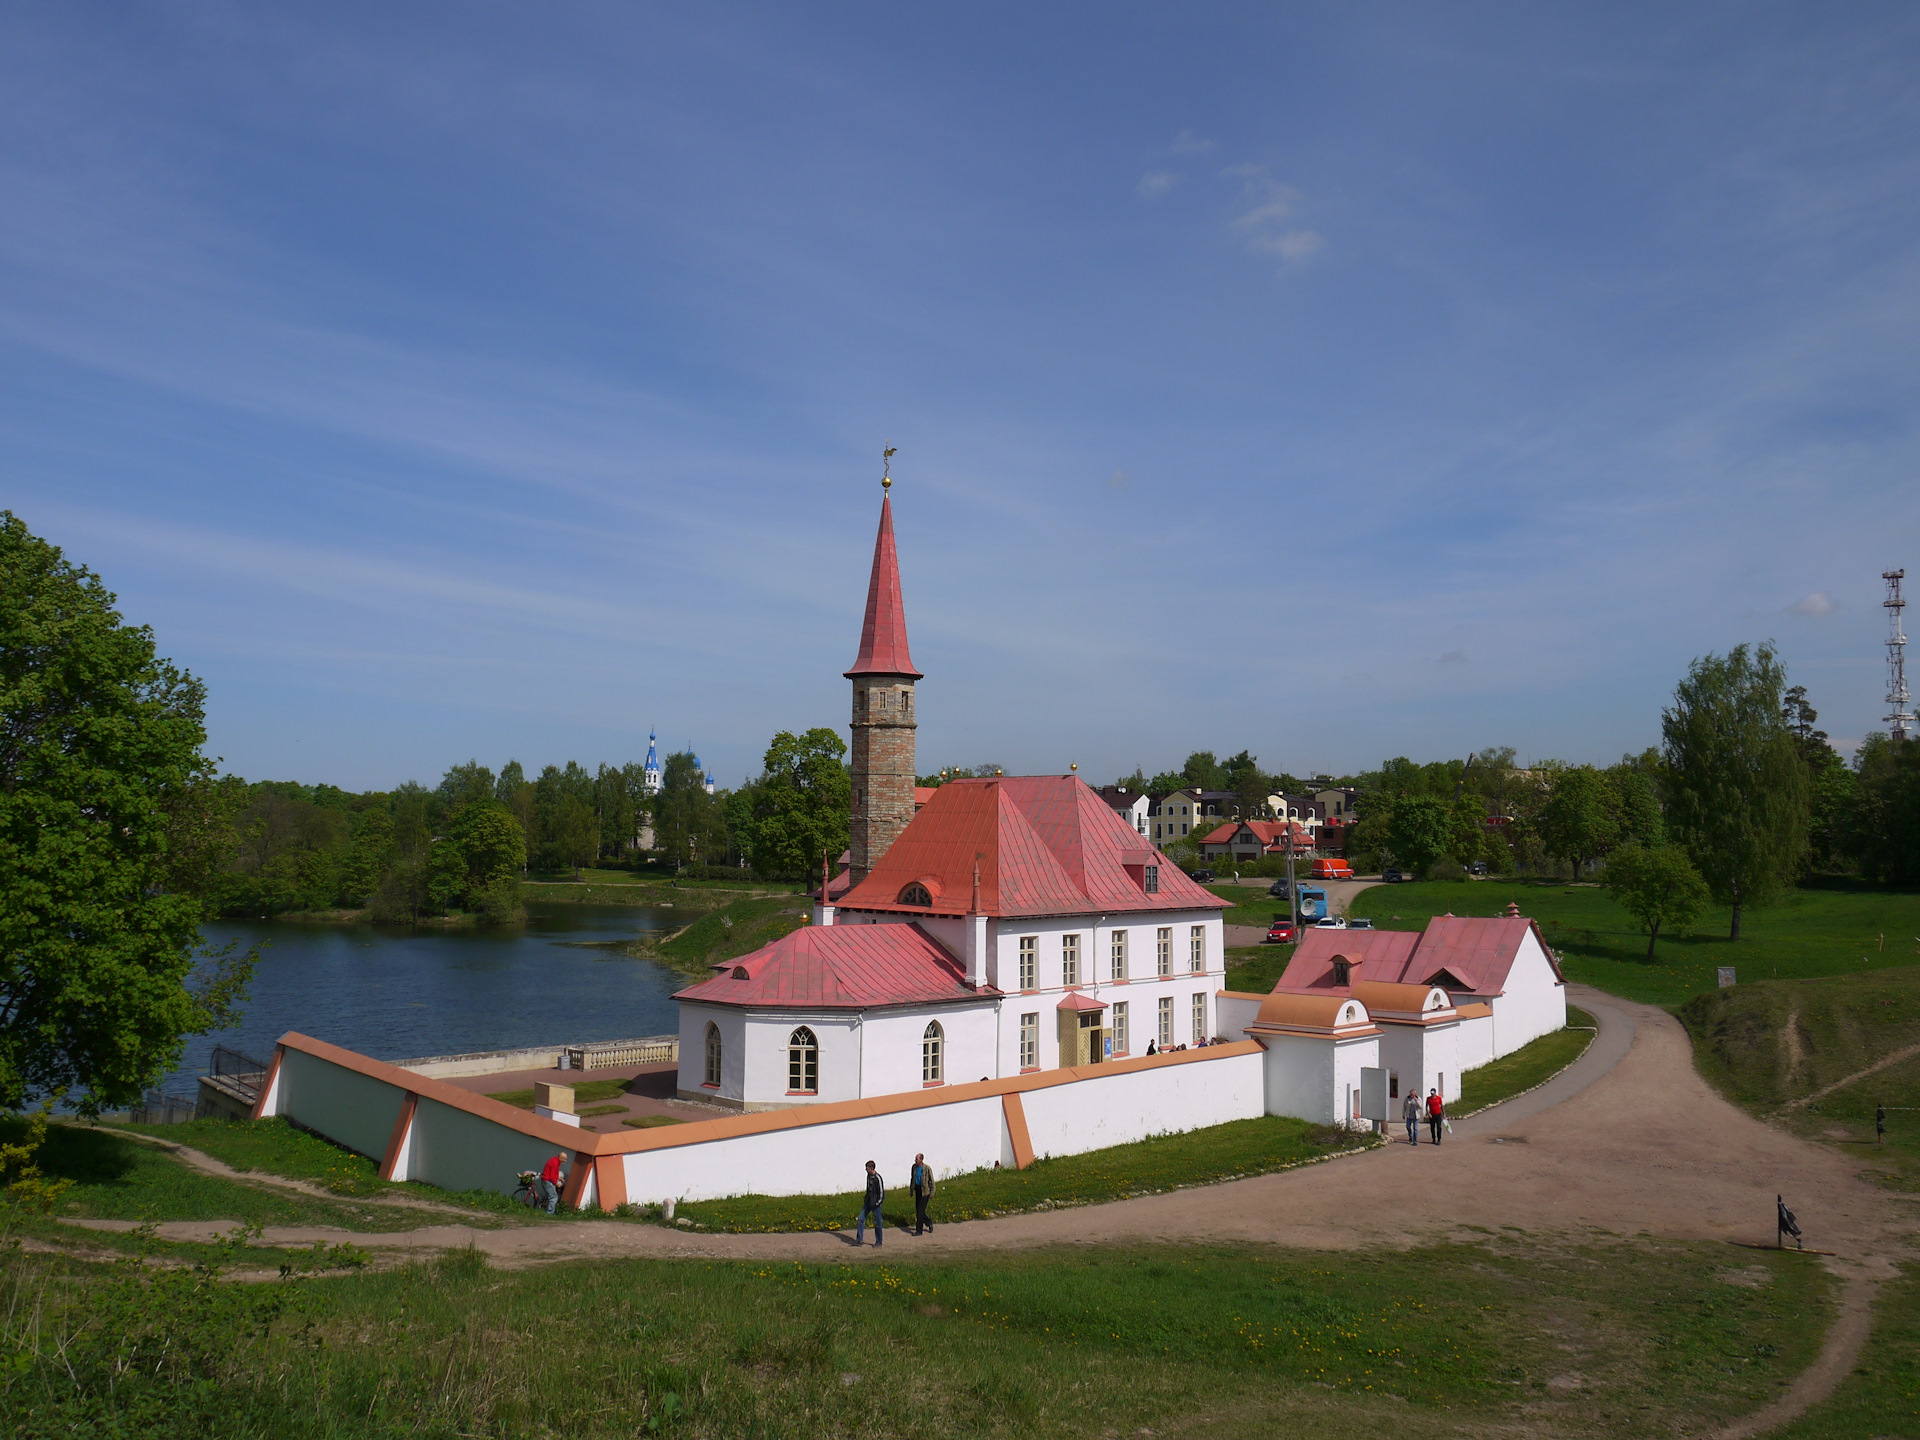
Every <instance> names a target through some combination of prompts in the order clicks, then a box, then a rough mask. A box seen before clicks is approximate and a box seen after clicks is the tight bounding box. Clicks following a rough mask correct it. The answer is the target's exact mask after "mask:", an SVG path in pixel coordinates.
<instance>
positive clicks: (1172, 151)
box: [1164, 130, 1213, 155]
mask: <svg viewBox="0 0 1920 1440" xmlns="http://www.w3.org/2000/svg"><path fill="white" fill-rule="evenodd" d="M1211 149H1213V141H1211V140H1208V139H1205V138H1203V137H1202V136H1200V135H1198V134H1196V133H1195V132H1194V131H1192V130H1182V131H1181V132H1180V133H1179V134H1178V135H1176V136H1174V137H1173V142H1172V143H1171V144H1170V145H1168V146H1167V148H1166V151H1165V152H1164V153H1166V154H1168V155H1204V154H1206V153H1207V152H1208V151H1209V150H1211Z"/></svg>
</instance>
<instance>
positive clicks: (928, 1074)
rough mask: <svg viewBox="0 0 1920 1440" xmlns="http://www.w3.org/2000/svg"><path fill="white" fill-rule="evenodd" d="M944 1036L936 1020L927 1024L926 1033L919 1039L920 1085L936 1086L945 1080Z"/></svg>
mask: <svg viewBox="0 0 1920 1440" xmlns="http://www.w3.org/2000/svg"><path fill="white" fill-rule="evenodd" d="M945 1050H946V1036H945V1035H944V1034H943V1033H942V1032H941V1030H940V1022H939V1021H938V1020H929V1021H928V1022H927V1033H926V1034H924V1035H922V1036H921V1037H920V1083H921V1084H922V1085H938V1084H939V1083H940V1082H941V1081H942V1080H944V1079H945V1078H946V1055H945V1053H944V1052H945Z"/></svg>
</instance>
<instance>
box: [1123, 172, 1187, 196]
mask: <svg viewBox="0 0 1920 1440" xmlns="http://www.w3.org/2000/svg"><path fill="white" fill-rule="evenodd" d="M1179 183H1180V177H1179V176H1178V175H1176V174H1175V173H1174V172H1173V171H1171V170H1152V171H1149V172H1148V173H1147V174H1145V175H1142V176H1141V177H1140V183H1139V184H1138V185H1136V186H1135V187H1134V192H1135V193H1136V194H1137V195H1139V197H1140V198H1141V199H1142V200H1159V199H1161V198H1162V197H1164V196H1165V195H1167V194H1168V193H1169V192H1171V191H1172V189H1173V187H1174V186H1176V185H1178V184H1179Z"/></svg>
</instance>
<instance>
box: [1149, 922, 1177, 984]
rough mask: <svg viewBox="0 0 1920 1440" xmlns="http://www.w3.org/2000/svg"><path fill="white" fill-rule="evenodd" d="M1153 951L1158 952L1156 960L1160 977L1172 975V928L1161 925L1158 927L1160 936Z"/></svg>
mask: <svg viewBox="0 0 1920 1440" xmlns="http://www.w3.org/2000/svg"><path fill="white" fill-rule="evenodd" d="M1154 949H1155V950H1156V951H1158V952H1159V953H1158V956H1157V958H1158V960H1159V970H1160V973H1161V974H1162V975H1171V974H1173V927H1172V926H1171V925H1162V926H1161V927H1160V934H1159V937H1158V938H1157V939H1156V940H1155V942H1154Z"/></svg>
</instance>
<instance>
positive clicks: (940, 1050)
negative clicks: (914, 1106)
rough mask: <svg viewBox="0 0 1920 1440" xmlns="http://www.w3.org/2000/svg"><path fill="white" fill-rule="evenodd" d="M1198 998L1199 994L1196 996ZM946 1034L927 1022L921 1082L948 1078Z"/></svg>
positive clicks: (933, 1022) (922, 1041)
mask: <svg viewBox="0 0 1920 1440" xmlns="http://www.w3.org/2000/svg"><path fill="white" fill-rule="evenodd" d="M1194 998H1195V999H1196V1000H1197V999H1199V998H1200V997H1199V996H1197V995H1196V996H1195V997H1194ZM946 1039H947V1037H946V1035H945V1034H944V1033H943V1032H942V1031H941V1029H940V1022H939V1021H938V1020H929V1021H928V1022H927V1029H926V1033H925V1034H923V1035H922V1036H921V1037H920V1083H921V1084H922V1085H939V1084H942V1083H943V1082H944V1081H945V1080H946V1074H947V1072H946V1063H945V1062H946Z"/></svg>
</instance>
